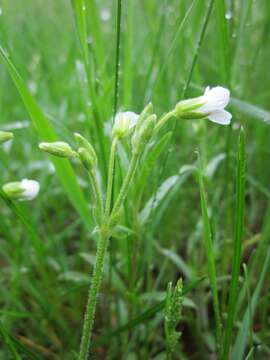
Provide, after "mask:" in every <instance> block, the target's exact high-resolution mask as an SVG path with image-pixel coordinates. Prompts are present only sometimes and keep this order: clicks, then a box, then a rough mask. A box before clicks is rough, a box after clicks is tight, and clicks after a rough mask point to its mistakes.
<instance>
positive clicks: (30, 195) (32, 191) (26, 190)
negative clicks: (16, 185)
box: [21, 179, 40, 200]
mask: <svg viewBox="0 0 270 360" xmlns="http://www.w3.org/2000/svg"><path fill="white" fill-rule="evenodd" d="M21 187H22V188H23V193H22V194H21V200H33V199H34V198H35V197H36V196H37V195H38V193H39V188H40V186H39V183H38V182H37V181H35V180H28V179H23V180H22V181H21Z"/></svg>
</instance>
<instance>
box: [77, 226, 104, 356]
mask: <svg viewBox="0 0 270 360" xmlns="http://www.w3.org/2000/svg"><path fill="white" fill-rule="evenodd" d="M108 238H109V233H108V231H107V230H106V229H101V231H100V238H99V241H98V248H97V254H96V262H95V267H94V272H93V276H92V282H91V285H90V289H89V293H88V300H87V306H86V311H85V316H84V323H83V331H82V338H81V345H80V353H79V357H78V360H87V359H88V355H89V348H90V342H91V335H92V330H93V324H94V318H95V312H96V304H97V296H98V293H99V289H100V284H101V281H102V275H103V268H104V260H105V255H106V250H107V244H108Z"/></svg>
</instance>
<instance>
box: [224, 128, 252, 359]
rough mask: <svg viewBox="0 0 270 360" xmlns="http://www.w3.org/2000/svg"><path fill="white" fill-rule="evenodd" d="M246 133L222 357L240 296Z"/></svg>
mask: <svg viewBox="0 0 270 360" xmlns="http://www.w3.org/2000/svg"><path fill="white" fill-rule="evenodd" d="M245 167H246V161H245V135H244V131H243V128H241V130H240V134H239V141H238V158H237V183H236V208H235V229H234V244H233V262H232V279H231V285H230V294H229V306H228V318H227V321H226V327H225V333H224V343H223V353H222V359H223V360H226V359H228V358H229V352H230V343H231V338H232V331H233V324H234V320H235V312H236V304H237V298H238V278H239V273H240V264H241V253H242V238H243V225H244V201H245Z"/></svg>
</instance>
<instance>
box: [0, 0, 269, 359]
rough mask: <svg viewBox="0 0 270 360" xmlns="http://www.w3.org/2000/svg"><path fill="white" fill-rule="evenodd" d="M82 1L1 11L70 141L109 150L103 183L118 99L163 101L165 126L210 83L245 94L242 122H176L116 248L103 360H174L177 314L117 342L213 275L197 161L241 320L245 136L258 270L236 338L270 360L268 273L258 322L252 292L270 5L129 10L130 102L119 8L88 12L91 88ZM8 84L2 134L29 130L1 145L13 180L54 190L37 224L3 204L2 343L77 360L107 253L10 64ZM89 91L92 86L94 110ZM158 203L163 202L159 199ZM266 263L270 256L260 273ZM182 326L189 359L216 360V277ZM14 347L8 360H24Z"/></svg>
mask: <svg viewBox="0 0 270 360" xmlns="http://www.w3.org/2000/svg"><path fill="white" fill-rule="evenodd" d="M78 3H79V2H78ZM75 5H76V1H74V3H70V2H69V1H67V0H58V1H53V0H48V1H46V3H44V1H41V0H35V1H30V0H28V1H19V0H13V1H8V0H1V1H0V9H1V10H0V13H1V15H0V39H1V40H0V45H1V46H2V47H3V48H4V49H5V50H6V51H7V53H8V55H9V58H10V59H11V60H12V62H13V63H14V64H15V66H16V68H17V70H18V72H19V73H20V75H21V76H22V78H23V79H24V81H25V84H26V85H27V87H28V89H29V91H30V93H31V94H32V95H33V96H34V97H35V98H36V100H37V101H38V103H39V105H40V107H41V108H42V109H43V111H44V113H45V114H46V115H47V118H48V119H49V122H50V124H51V125H52V127H53V128H54V130H55V132H56V134H57V136H58V138H59V139H61V140H65V141H68V142H70V143H71V144H73V137H72V133H73V132H75V131H79V132H81V133H82V134H84V135H85V136H87V137H88V138H89V139H91V141H92V143H93V144H95V147H96V149H97V152H98V154H99V160H100V178H101V179H103V181H104V179H105V177H106V175H105V169H106V162H107V158H108V145H109V140H110V137H109V129H110V126H111V123H112V119H113V112H114V105H115V100H116V95H117V96H118V102H117V110H119V109H125V110H133V111H136V112H140V111H141V110H142V108H143V106H144V105H145V104H146V103H147V102H148V101H150V100H151V101H152V102H153V104H154V108H155V111H156V113H157V114H159V115H161V114H162V113H164V112H166V111H168V110H169V109H171V108H172V107H173V106H174V105H175V103H176V102H177V101H179V100H180V99H181V98H182V96H183V95H185V97H191V96H197V95H199V94H201V93H202V91H203V89H204V87H205V86H207V85H210V86H214V85H223V86H226V87H228V88H229V89H230V90H231V94H232V101H231V107H230V110H231V111H232V113H233V123H232V126H230V127H226V128H225V127H220V126H217V125H215V124H212V123H209V122H206V121H199V122H180V121H179V122H174V121H171V123H170V124H169V125H168V129H170V130H173V134H172V139H171V140H170V142H169V143H168V144H167V145H166V146H165V147H164V148H163V150H162V153H161V155H160V157H159V160H158V162H157V163H156V164H155V165H154V166H153V169H152V168H151V169H150V167H149V169H150V174H148V177H146V175H147V174H146V171H145V173H144V177H143V178H142V179H137V181H136V183H135V185H134V186H133V189H132V193H131V194H130V196H129V200H128V201H127V204H126V208H125V216H123V219H122V224H123V226H125V228H124V229H122V232H119V236H116V238H114V239H113V240H112V242H111V244H110V256H109V257H108V263H107V268H106V272H105V279H104V286H103V288H102V293H101V295H100V303H99V309H98V312H97V321H96V326H95V337H94V340H95V341H96V342H95V344H96V346H95V352H96V357H97V358H101V359H102V358H106V357H108V358H115V359H116V358H117V359H119V358H120V357H121V358H123V359H150V358H151V359H152V358H153V359H161V358H164V356H165V355H164V334H163V329H162V321H163V311H159V312H157V313H156V314H155V315H154V316H152V317H151V318H150V319H146V317H145V318H144V316H142V318H141V320H140V321H139V323H138V324H137V326H136V327H132V326H131V325H129V326H128V328H127V329H126V330H125V331H123V332H121V334H120V335H119V334H117V336H113V334H112V330H115V329H119V327H120V326H122V325H123V324H126V323H127V322H128V321H130V320H131V319H133V318H134V317H136V316H138V315H139V314H141V313H143V312H144V311H146V310H147V309H148V308H150V307H151V306H153V305H155V304H156V302H158V301H159V300H160V299H162V298H163V297H164V292H165V290H166V287H167V283H168V281H173V282H175V281H176V280H177V279H178V278H179V277H183V280H184V284H185V283H188V282H189V281H192V280H193V279H195V278H198V277H200V276H202V275H205V274H206V273H207V270H206V254H205V252H204V248H203V240H202V236H203V235H202V218H201V212H200V202H199V195H200V194H199V189H198V184H197V182H196V179H195V178H194V177H193V176H192V174H189V173H184V174H180V175H179V169H180V167H183V166H185V165H192V164H193V163H194V162H195V161H196V154H195V151H194V150H196V149H199V150H200V152H201V156H202V163H203V168H204V171H205V174H206V175H207V176H206V178H205V180H206V189H207V195H208V205H209V214H210V217H211V226H212V231H213V240H214V249H215V256H216V266H217V273H218V285H219V295H220V302H221V310H222V318H223V322H224V323H225V321H226V316H227V315H226V312H227V309H228V308H227V302H228V292H229V280H230V273H231V262H232V257H233V247H232V241H233V224H234V203H235V183H236V181H235V180H236V179H235V174H236V154H237V146H236V142H237V137H238V129H239V127H240V125H243V127H244V129H245V133H246V156H247V175H246V178H247V184H246V193H245V227H244V240H243V253H242V262H244V263H246V264H247V271H248V277H249V278H248V281H247V277H245V276H244V272H242V273H241V274H242V278H241V282H240V286H241V289H244V290H243V291H242V292H241V294H242V298H241V297H240V299H239V304H238V311H237V321H236V324H235V328H234V333H235V336H238V335H239V334H240V335H241V338H242V339H243V338H245V339H246V340H245V345H246V346H244V348H245V352H244V354H245V355H244V354H242V355H241V357H240V356H239V355H235V354H237V349H239V348H240V347H239V343H238V345H235V344H234V339H236V337H235V338H234V339H233V341H232V345H234V355H232V358H233V356H234V358H235V359H239V358H243V359H244V358H245V356H246V355H247V353H248V352H249V350H251V349H253V350H252V351H253V355H251V356H253V358H254V359H266V358H268V357H269V354H270V334H269V304H268V302H269V285H268V284H269V274H268V272H267V273H266V277H264V279H263V280H264V281H263V285H262V286H261V288H260V293H259V294H260V296H259V298H258V299H257V300H256V302H255V303H254V311H253V308H252V306H253V305H252V302H251V299H249V297H248V296H247V291H246V289H247V284H248V289H249V291H250V294H251V297H252V296H253V294H255V290H256V286H257V283H258V279H259V276H260V275H261V274H262V269H263V265H265V266H266V267H267V269H268V270H269V266H268V262H266V263H265V261H266V260H267V258H265V257H264V255H265V254H266V250H267V248H268V246H269V242H268V239H269V230H270V228H269V226H270V212H269V211H268V212H267V210H266V209H267V206H268V202H269V194H270V192H269V175H270V174H269V166H268V164H269V156H270V154H269V135H270V132H269V125H270V112H269V110H270V109H269V100H270V93H269V89H268V86H267V84H268V83H269V80H270V73H269V71H268V69H269V57H270V53H269V52H270V46H269V44H270V42H269V24H270V22H269V21H270V5H269V2H268V1H267V0H257V1H252V0H242V1H241V0H228V1H225V3H224V2H223V1H222V0H215V1H211V0H210V1H206V0H193V1H189V0H181V1H180V0H170V1H169V0H168V1H166V0H163V1H159V2H157V1H155V0H147V1H132V0H129V1H125V0H124V1H123V2H122V11H121V28H120V63H119V87H118V90H117V89H116V91H117V92H116V91H115V76H116V72H117V64H116V48H117V46H118V45H117V5H118V6H119V1H118V2H117V1H113V2H111V1H105V0H99V1H90V0H89V1H87V0H86V10H85V14H86V18H87V26H88V34H87V54H88V56H89V64H90V66H89V69H90V70H89V74H90V78H89V80H90V82H88V83H87V81H86V74H85V70H84V65H83V60H84V58H83V56H82V52H81V46H80V41H79V36H78V32H77V27H76V16H75V13H76V12H75V11H74V9H75V8H76V6H75ZM84 45H85V44H84ZM0 84H1V87H0V109H1V117H0V128H1V130H11V131H13V132H14V134H15V141H13V142H12V144H7V145H6V146H5V147H4V148H2V149H0V173H1V184H2V183H5V182H7V181H14V180H17V179H20V178H24V177H28V178H35V179H37V180H38V181H40V183H41V192H40V195H39V197H38V199H36V200H35V201H34V202H31V203H29V204H19V206H18V209H17V211H18V212H19V214H21V215H22V216H23V217H24V219H25V220H26V221H27V224H28V228H26V227H25V224H23V223H22V221H21V220H20V219H19V218H18V213H17V214H16V213H14V210H12V209H10V208H8V207H7V205H6V204H5V203H4V202H3V201H2V200H1V203H0V207H1V218H0V242H1V246H0V256H1V257H0V262H1V276H0V286H1V297H0V301H1V310H0V315H1V333H2V335H3V334H6V335H7V334H10V336H12V338H10V339H11V340H10V341H11V343H12V344H13V345H14V346H15V349H18V350H16V351H18V352H19V353H20V354H21V355H20V356H21V358H22V359H30V358H33V359H34V358H35V359H37V358H41V359H43V358H44V359H73V358H75V355H74V352H76V351H77V350H78V344H79V336H80V331H81V323H82V314H83V310H84V305H85V301H86V294H87V285H88V282H89V276H88V274H89V267H90V265H92V264H93V258H94V254H95V248H96V247H95V234H93V229H94V226H93V222H91V223H90V224H89V227H88V226H86V221H85V218H83V216H82V213H80V211H79V213H78V207H77V206H76V203H77V200H78V202H79V201H80V202H81V201H82V200H81V199H79V196H80V195H79V194H78V199H77V198H76V196H77V195H76V196H75V197H73V201H70V197H68V196H67V194H66V192H65V189H64V188H63V187H62V185H61V182H59V179H58V178H57V176H55V175H54V170H53V166H52V164H51V162H50V161H49V160H48V157H47V156H45V155H44V154H43V153H41V152H40V151H39V150H38V147H37V144H38V142H39V141H40V140H41V138H42V136H40V133H39V135H38V133H37V131H36V128H35V126H34V125H33V123H32V122H31V120H30V118H29V114H28V113H27V112H26V110H25V107H24V105H23V102H22V101H21V98H20V96H19V94H18V91H17V89H16V87H15V86H14V84H13V83H12V80H11V79H10V77H9V74H8V71H7V68H6V67H5V66H4V62H2V64H1V66H0ZM88 88H90V89H92V93H91V99H89V95H88ZM97 124H98V127H99V128H100V129H101V131H100V134H101V137H100V135H98V130H97ZM40 131H41V133H42V128H41V129H40ZM45 137H46V136H45ZM102 149H103V150H102ZM126 150H127V149H126V148H125V147H123V148H121V149H120V150H119V158H120V162H119V164H118V170H117V176H116V183H115V187H116V189H117V187H118V186H119V183H120V179H121V176H120V174H121V172H124V171H125V169H126V165H127V161H128V159H127V156H126ZM102 151H103V152H102ZM120 166H121V172H119V168H120ZM73 169H74V171H75V172H76V178H77V180H78V183H79V185H80V187H81V189H82V190H83V193H84V197H85V199H86V201H87V202H89V203H90V204H91V192H90V191H89V188H88V183H87V179H86V176H85V173H84V172H83V170H81V168H80V167H79V166H78V165H77V164H76V163H75V164H73ZM149 175H150V176H149ZM168 179H169V180H168ZM101 181H102V180H101ZM76 194H77V193H76ZM151 198H152V200H153V199H154V200H155V201H154V202H153V201H152V203H151V201H150V202H149V199H150V200H151ZM76 199H77V200H76ZM147 204H148V205H147ZM145 205H146V207H145ZM82 206H83V205H82ZM147 206H148V207H147ZM76 209H77V210H76ZM142 210H143V211H144V212H142ZM140 214H141V216H140ZM145 214H148V215H149V216H146V215H145ZM142 219H143V220H142ZM29 227H30V228H31V231H32V235H31V234H30V233H29ZM33 233H34V235H33ZM33 237H34V240H33ZM33 241H34V242H33ZM35 244H38V245H36V246H35ZM38 254H39V255H38ZM254 258H255V259H257V258H258V259H257V260H256V261H253V259H254ZM265 259H266V260H265ZM252 299H253V297H252ZM254 301H255V300H254ZM247 308H252V309H251V311H250V316H249V322H250V323H251V324H249V325H250V326H248V327H247V329H246V330H245V334H244V335H243V334H242V333H241V332H240V331H239V329H241V321H242V320H243V316H244V314H245V311H246V309H247ZM180 328H181V331H182V333H183V335H182V339H181V341H180V343H179V345H178V349H177V354H178V355H177V356H176V358H179V359H185V358H187V359H209V358H210V356H211V355H213V354H214V352H215V350H214V347H215V346H214V344H215V341H214V322H213V311H212V301H211V295H210V290H209V283H208V281H207V280H205V281H204V282H203V283H202V284H200V285H198V287H197V288H196V290H193V291H192V292H191V293H189V294H188V295H187V296H186V298H185V302H184V310H183V321H182V322H181V325H180ZM7 336H8V335H7ZM247 339H248V340H250V339H251V340H250V341H247ZM239 341H240V340H239ZM4 343H5V342H2V344H1V350H0V358H1V359H9V358H13V357H12V355H10V354H11V352H10V348H9V346H7V344H6V343H5V344H4ZM22 346H23V349H22V348H21V347H22ZM30 350H31V355H29V354H30V353H29V351H30ZM27 351H28V352H27ZM32 352H33V353H35V354H36V355H33V354H32ZM30 356H32V357H30ZM35 356H36V357H35ZM236 356H237V357H236ZM18 359H20V357H18Z"/></svg>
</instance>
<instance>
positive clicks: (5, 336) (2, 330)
mask: <svg viewBox="0 0 270 360" xmlns="http://www.w3.org/2000/svg"><path fill="white" fill-rule="evenodd" d="M0 336H1V337H2V339H3V342H4V343H5V344H6V346H7V347H8V349H9V350H10V352H11V353H12V355H13V357H14V359H15V360H22V358H21V356H20V355H19V354H18V352H17V349H16V346H15V345H14V343H13V341H12V339H11V338H10V336H9V334H8V333H7V331H6V329H5V328H4V327H3V325H2V324H1V322H0Z"/></svg>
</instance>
